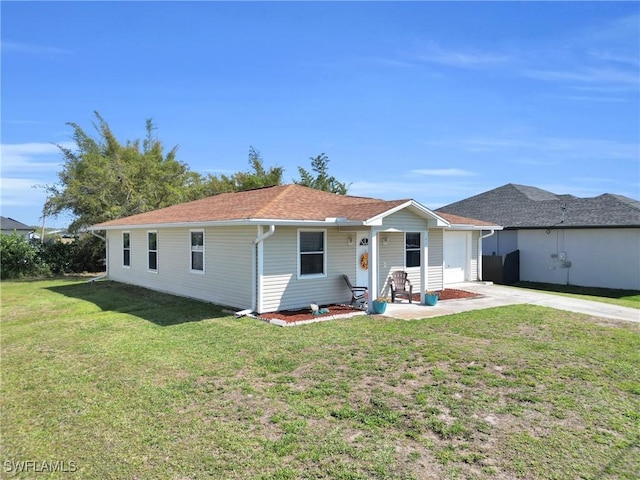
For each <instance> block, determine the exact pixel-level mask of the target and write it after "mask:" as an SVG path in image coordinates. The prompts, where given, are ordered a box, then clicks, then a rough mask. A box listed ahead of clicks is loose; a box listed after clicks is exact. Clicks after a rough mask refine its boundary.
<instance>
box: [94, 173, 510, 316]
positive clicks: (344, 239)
mask: <svg viewBox="0 0 640 480" xmlns="http://www.w3.org/2000/svg"><path fill="white" fill-rule="evenodd" d="M500 228H501V227H499V226H498V225H493V224H490V223H486V222H478V221H476V220H472V219H468V218H462V217H456V216H449V215H439V214H436V213H434V212H432V211H431V210H429V209H428V208H426V207H424V206H423V205H421V204H420V203H418V202H416V201H414V200H391V201H386V200H379V199H375V198H366V197H355V196H348V195H336V194H333V193H328V192H323V191H319V190H314V189H311V188H307V187H303V186H300V185H295V184H294V185H281V186H274V187H266V188H260V189H255V190H248V191H243V192H237V193H225V194H220V195H215V196H212V197H208V198H204V199H201V200H196V201H193V202H188V203H183V204H179V205H174V206H171V207H167V208H162V209H159V210H155V211H151V212H147V213H142V214H138V215H133V216H130V217H126V218H121V219H117V220H112V221H108V222H104V223H100V224H98V225H94V226H92V227H91V230H92V231H93V232H94V234H95V233H96V232H102V231H104V232H106V233H98V235H105V239H106V242H107V276H108V278H110V279H112V280H116V281H119V282H124V283H130V284H135V285H140V286H143V287H147V288H151V289H154V290H159V291H165V292H168V293H172V294H177V295H182V296H187V297H192V298H197V299H201V300H205V301H209V302H213V303H217V304H220V305H226V306H230V307H234V308H237V309H241V310H245V309H246V310H251V311H253V312H256V313H266V312H272V311H278V310H287V309H295V308H302V307H308V306H309V304H310V303H312V302H313V303H318V304H331V303H340V302H349V301H350V299H351V293H350V291H349V289H348V287H347V285H346V282H345V281H344V278H343V275H344V274H346V275H347V276H348V277H349V279H350V280H351V283H352V284H354V285H366V286H368V289H369V292H375V293H373V294H371V295H370V296H371V297H376V296H378V295H387V294H388V290H387V288H388V287H387V279H388V277H389V274H390V272H392V271H395V270H405V271H407V272H408V273H409V276H410V279H411V280H412V283H413V286H414V292H421V291H423V292H424V291H425V290H427V289H430V290H440V289H442V288H444V287H445V286H446V285H447V284H449V283H455V282H460V281H465V280H476V279H478V271H479V261H478V260H479V258H480V257H481V242H480V237H481V232H482V231H483V230H493V231H495V230H499V229H500ZM369 303H371V302H369Z"/></svg>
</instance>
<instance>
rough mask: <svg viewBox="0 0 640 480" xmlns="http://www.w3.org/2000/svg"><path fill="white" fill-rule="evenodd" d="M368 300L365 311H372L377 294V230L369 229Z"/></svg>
mask: <svg viewBox="0 0 640 480" xmlns="http://www.w3.org/2000/svg"><path fill="white" fill-rule="evenodd" d="M368 272H369V301H368V302H367V311H368V312H369V313H373V301H374V300H375V299H376V297H377V296H378V294H379V293H380V292H378V232H377V231H376V230H374V229H373V228H372V229H371V234H370V239H369V270H368Z"/></svg>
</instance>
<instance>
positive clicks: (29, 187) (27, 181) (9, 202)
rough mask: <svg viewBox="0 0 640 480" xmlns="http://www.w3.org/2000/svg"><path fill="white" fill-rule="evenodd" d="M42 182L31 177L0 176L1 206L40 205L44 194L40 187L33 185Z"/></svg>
mask: <svg viewBox="0 0 640 480" xmlns="http://www.w3.org/2000/svg"><path fill="white" fill-rule="evenodd" d="M42 183H44V182H40V181H38V180H37V179H31V178H11V177H2V178H0V185H1V186H2V197H1V198H2V201H1V203H2V206H3V207H8V206H21V207H22V206H28V205H38V206H42V205H43V204H44V201H45V198H46V194H45V192H44V191H43V190H42V189H40V188H35V185H37V184H42Z"/></svg>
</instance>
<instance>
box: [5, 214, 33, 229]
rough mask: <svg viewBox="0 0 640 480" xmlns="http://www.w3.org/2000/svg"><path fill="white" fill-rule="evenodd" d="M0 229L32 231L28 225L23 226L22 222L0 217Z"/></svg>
mask: <svg viewBox="0 0 640 480" xmlns="http://www.w3.org/2000/svg"><path fill="white" fill-rule="evenodd" d="M0 229H1V230H12V231H13V230H29V231H31V230H33V228H31V227H30V226H29V225H25V224H24V223H22V222H19V221H17V220H14V219H13V218H8V217H0Z"/></svg>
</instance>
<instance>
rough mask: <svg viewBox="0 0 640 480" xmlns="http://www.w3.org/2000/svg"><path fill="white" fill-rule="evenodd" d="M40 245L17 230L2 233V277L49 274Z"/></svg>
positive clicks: (0, 262)
mask: <svg viewBox="0 0 640 480" xmlns="http://www.w3.org/2000/svg"><path fill="white" fill-rule="evenodd" d="M49 273H50V272H49V269H48V268H47V265H46V264H45V263H44V262H43V261H42V258H41V256H40V254H39V248H38V245H37V244H35V243H32V242H30V241H28V240H27V239H25V238H24V237H23V236H22V235H18V233H17V232H13V233H12V234H11V235H0V278H3V279H5V278H21V277H33V276H38V275H47V274H49Z"/></svg>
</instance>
